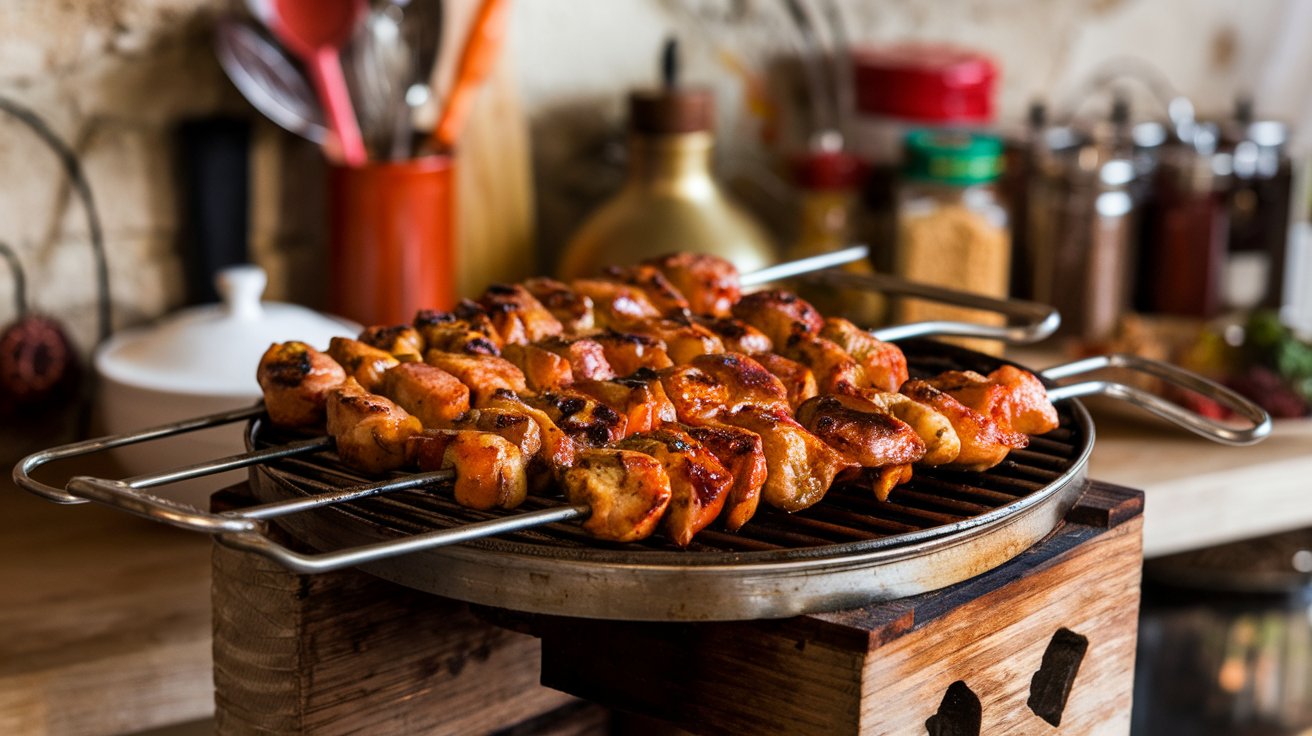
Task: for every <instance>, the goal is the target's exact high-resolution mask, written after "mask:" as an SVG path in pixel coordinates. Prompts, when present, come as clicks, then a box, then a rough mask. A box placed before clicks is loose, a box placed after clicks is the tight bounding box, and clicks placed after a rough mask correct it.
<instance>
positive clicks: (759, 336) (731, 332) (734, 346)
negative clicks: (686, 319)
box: [697, 317, 774, 355]
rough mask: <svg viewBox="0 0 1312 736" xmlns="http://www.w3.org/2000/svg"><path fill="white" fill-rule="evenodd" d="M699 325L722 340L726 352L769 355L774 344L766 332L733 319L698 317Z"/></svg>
mask: <svg viewBox="0 0 1312 736" xmlns="http://www.w3.org/2000/svg"><path fill="white" fill-rule="evenodd" d="M697 323H698V324H700V325H701V326H703V327H705V328H706V329H708V330H710V331H711V332H713V333H715V336H716V337H718V338H720V342H721V344H723V345H724V349H725V351H726V352H730V353H743V354H745V355H755V354H757V353H768V352H770V351H771V350H773V349H774V343H773V342H771V341H770V338H768V337H766V335H765V333H764V332H761V331H760V330H758V329H756V328H755V327H752V326H751V325H749V324H747V323H746V322H744V321H742V320H740V319H735V318H733V317H698V318H697Z"/></svg>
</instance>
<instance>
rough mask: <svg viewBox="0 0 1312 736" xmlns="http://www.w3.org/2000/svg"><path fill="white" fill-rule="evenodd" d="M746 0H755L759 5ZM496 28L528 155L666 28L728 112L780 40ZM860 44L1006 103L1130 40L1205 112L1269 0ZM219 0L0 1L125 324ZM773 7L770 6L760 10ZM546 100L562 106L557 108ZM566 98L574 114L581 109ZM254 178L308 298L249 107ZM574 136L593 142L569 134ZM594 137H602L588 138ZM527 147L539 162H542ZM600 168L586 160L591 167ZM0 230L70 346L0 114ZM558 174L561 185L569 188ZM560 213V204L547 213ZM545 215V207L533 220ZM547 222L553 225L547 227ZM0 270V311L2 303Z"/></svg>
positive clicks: (574, 12) (1031, 0) (620, 14)
mask: <svg viewBox="0 0 1312 736" xmlns="http://www.w3.org/2000/svg"><path fill="white" fill-rule="evenodd" d="M760 4H761V3H758V5H760ZM516 5H517V7H516V11H515V16H514V22H513V26H512V33H511V39H512V43H513V44H514V45H515V63H516V71H517V76H518V79H519V83H520V90H521V94H522V97H523V100H524V103H525V107H526V109H527V110H528V111H529V113H530V115H531V116H532V117H533V118H534V120H535V123H536V125H535V130H534V132H535V140H534V145H535V147H537V148H539V149H541V151H543V152H545V153H544V154H540V155H538V156H537V161H538V162H539V163H542V162H543V161H546V162H547V163H548V164H552V163H557V162H561V163H569V162H571V161H574V160H577V158H578V156H580V155H585V154H586V155H591V156H594V157H596V156H597V154H598V153H599V149H596V148H595V147H594V148H588V147H587V146H593V145H595V139H586V138H583V139H580V140H584V141H585V143H580V144H578V145H573V144H568V143H562V142H561V141H562V140H567V137H562V136H560V135H559V133H560V132H561V131H562V130H563V129H564V128H563V127H562V126H570V127H573V126H577V127H579V128H581V129H584V130H589V129H590V130H593V131H598V130H612V131H613V130H614V129H615V124H616V122H617V120H618V118H619V113H620V106H619V104H618V100H619V99H620V97H619V95H620V93H621V92H622V90H623V89H625V88H627V87H629V86H632V85H634V84H639V83H650V82H652V81H654V78H655V68H654V67H655V62H654V58H655V53H656V50H657V48H658V46H659V43H660V41H661V39H662V38H663V37H664V36H665V35H666V34H667V33H668V32H670V31H671V30H674V31H677V32H679V33H680V34H681V35H682V36H683V37H684V38H685V39H686V41H687V44H688V46H689V67H690V69H689V72H690V75H692V76H700V77H702V78H709V79H711V80H712V81H715V82H716V83H717V85H718V86H719V87H721V88H722V89H723V90H724V96H723V98H722V108H723V109H725V110H726V111H727V114H726V117H727V118H728V123H727V124H728V125H735V124H736V123H735V122H734V121H735V120H736V117H737V116H736V111H737V110H739V109H741V107H742V91H741V86H742V85H741V82H740V79H739V78H737V77H735V76H734V74H733V73H732V72H731V71H730V70H729V65H728V64H727V63H726V61H725V58H726V57H725V55H724V54H723V53H722V52H723V51H724V50H725V49H730V50H736V53H737V54H738V56H740V57H741V58H742V59H744V60H747V61H752V60H754V59H761V58H764V56H765V49H769V48H779V47H784V46H786V45H788V44H790V43H792V41H791V40H790V37H789V35H788V33H789V32H788V30H787V28H786V27H785V26H783V25H782V24H780V22H779V20H778V19H779V16H778V13H777V12H773V8H772V7H771V8H767V10H770V11H771V12H765V11H762V13H761V15H760V18H761V20H760V21H759V22H754V23H753V24H752V25H751V26H746V25H744V26H741V27H737V28H735V27H733V26H731V25H729V24H725V23H716V22H714V21H713V20H712V21H706V20H704V19H699V17H698V16H695V15H691V14H689V13H688V12H687V11H686V10H684V8H686V7H690V6H695V7H701V8H716V7H718V6H727V5H729V3H719V2H709V3H708V2H692V1H691V0H571V2H568V3H564V2H559V1H558V0H516ZM840 5H841V7H842V10H843V13H844V16H845V17H846V18H847V19H848V21H849V24H850V27H851V30H852V34H853V36H854V37H856V38H857V39H859V40H869V41H877V40H888V39H894V38H902V37H919V38H935V39H948V40H955V41H960V42H965V43H970V44H973V45H976V46H979V47H982V48H985V49H988V50H990V51H992V52H994V53H996V54H997V55H998V56H999V58H1000V60H1001V62H1002V65H1003V67H1004V86H1003V92H1002V97H1001V102H1002V107H1003V111H1004V114H1006V115H1007V116H1009V117H1013V118H1014V117H1016V116H1018V115H1019V114H1020V111H1021V110H1023V108H1024V106H1025V104H1026V102H1027V101H1028V100H1029V99H1030V98H1032V97H1033V96H1035V95H1037V94H1051V93H1053V92H1055V91H1057V90H1060V89H1063V88H1065V87H1067V86H1069V85H1070V84H1071V83H1072V81H1073V80H1076V79H1079V78H1080V76H1081V75H1083V74H1084V73H1087V71H1088V70H1089V69H1090V68H1092V67H1093V66H1094V65H1095V64H1096V63H1097V62H1099V61H1100V60H1101V59H1103V58H1105V57H1107V56H1110V55H1114V54H1123V53H1135V54H1138V55H1141V56H1144V57H1146V58H1147V59H1148V60H1150V61H1151V62H1152V63H1154V64H1155V65H1157V66H1159V67H1160V68H1161V69H1162V71H1163V72H1165V73H1166V75H1167V76H1168V77H1169V78H1171V79H1172V80H1173V81H1174V82H1175V83H1176V84H1177V85H1178V86H1179V87H1180V88H1181V89H1182V90H1184V91H1185V92H1187V93H1188V94H1190V95H1192V96H1194V97H1196V98H1197V99H1198V100H1199V101H1200V106H1201V107H1202V108H1203V109H1205V110H1219V109H1223V108H1224V107H1225V106H1227V105H1228V104H1229V102H1230V99H1231V98H1232V96H1233V93H1234V91H1235V90H1236V89H1237V88H1239V87H1240V86H1242V85H1243V84H1245V83H1246V82H1247V81H1248V80H1251V78H1252V77H1253V75H1255V74H1258V73H1259V71H1260V66H1261V63H1262V59H1263V56H1262V52H1263V48H1264V43H1265V39H1267V38H1268V37H1269V36H1270V34H1271V33H1272V29H1273V27H1274V24H1275V23H1278V22H1279V18H1280V13H1281V10H1282V8H1283V7H1284V4H1283V3H1281V2H1278V1H1277V0H1254V1H1253V2H1245V3H1235V2H1229V1H1227V0H1083V1H1078V2H1075V1H1072V2H1067V1H1063V2H1049V1H1047V0H953V1H952V2H939V1H936V0H881V1H880V2H868V1H862V0H843V1H842V2H841V3H840ZM224 7H226V6H225V4H224V3H222V2H216V1H215V2H207V1H205V0H81V1H78V2H74V1H73V0H65V1H63V2H54V1H52V0H6V1H5V2H3V3H0V39H3V42H0V95H3V96H5V97H8V98H11V99H14V100H17V101H19V102H21V103H22V104H24V105H27V106H29V107H31V108H33V109H36V110H37V111H39V112H40V114H41V115H42V116H43V117H44V118H45V119H46V120H48V121H49V123H50V124H51V126H52V127H53V128H54V130H55V131H56V132H57V133H58V134H59V135H60V136H61V137H63V138H64V139H65V140H67V141H69V142H70V144H72V145H73V147H74V148H75V149H76V151H77V153H78V155H79V157H80V159H81V160H82V162H83V164H84V166H85V168H86V171H87V172H88V175H89V177H90V180H91V185H92V187H93V188H94V191H95V194H96V197H97V199H98V202H99V205H100V209H101V214H102V217H103V219H104V226H105V234H106V242H107V246H108V250H109V261H110V265H111V270H112V283H113V294H112V296H113V302H114V306H115V313H116V320H115V321H116V326H117V327H122V326H125V325H130V324H135V323H139V322H141V321H143V320H145V319H147V318H150V317H153V316H156V315H158V314H160V313H162V312H164V311H166V310H168V309H170V308H173V307H175V306H176V305H178V304H179V302H180V300H181V298H182V289H181V285H180V272H181V271H180V260H179V255H178V254H179V247H180V244H179V243H178V214H177V213H178V197H177V191H176V185H175V182H174V157H173V153H172V145H173V139H172V131H173V128H174V126H175V125H176V123H177V122H178V121H179V120H181V119H185V118H189V117H195V116H204V115H211V114H216V113H229V114H237V115H243V116H249V117H251V118H252V119H253V120H258V118H257V116H255V115H254V114H253V113H251V112H249V110H248V109H247V108H246V106H245V104H244V102H243V101H242V100H241V99H240V97H239V96H238V95H237V94H236V92H235V90H233V89H232V87H231V85H230V84H229V83H228V82H227V80H226V79H225V78H224V77H223V75H222V73H221V71H220V70H219V69H218V66H217V64H216V62H215V61H214V55H213V51H212V47H211V41H210V35H209V34H210V27H211V24H212V20H213V18H214V16H215V14H216V13H217V12H219V11H220V10H221V9H223V8H224ZM771 18H773V20H771ZM562 110H563V111H564V112H562ZM579 111H582V113H580V112H579ZM255 130H256V135H255V149H256V154H257V155H256V158H255V164H254V192H255V193H256V195H257V196H258V197H260V199H261V205H260V207H258V208H257V210H256V213H255V216H254V218H253V221H252V238H251V247H252V250H253V252H254V254H255V257H256V258H257V259H258V260H259V261H260V262H262V263H264V264H265V265H266V266H268V267H269V268H270V270H271V272H272V274H271V275H272V277H273V278H272V280H271V290H270V293H271V295H272V296H274V297H285V298H295V299H298V300H302V301H306V302H309V303H311V304H316V303H320V300H321V299H322V278H321V274H322V270H321V265H320V263H321V260H322V257H321V255H320V254H321V252H322V251H321V250H320V248H321V245H320V243H321V242H322V240H321V239H322V227H321V222H322V209H321V199H320V195H319V192H320V191H321V187H322V184H321V176H322V168H321V165H320V164H319V163H318V161H317V157H316V156H315V154H314V152H313V150H309V149H307V148H306V147H304V146H302V145H300V144H299V143H297V142H296V141H294V140H293V139H291V138H290V137H289V136H286V135H284V134H282V133H280V132H278V131H276V130H274V129H273V128H272V126H271V125H268V124H266V123H262V122H257V125H256V129H255ZM586 141H591V142H586ZM602 152H604V151H602ZM544 156H545V158H544ZM603 169H604V167H603ZM0 172H3V173H4V176H3V178H2V179H0V239H3V240H5V241H6V242H9V243H11V244H12V245H14V246H15V247H16V248H17V249H18V251H19V252H20V254H21V257H22V259H23V262H24V264H25V265H26V267H27V270H28V274H29V278H30V282H31V284H32V287H33V288H32V289H31V301H32V302H33V303H34V306H36V307H37V308H39V309H41V310H43V311H47V312H51V313H54V314H56V315H57V316H59V317H60V318H62V319H63V320H65V321H66V323H67V324H68V325H69V327H70V328H71V332H72V333H73V335H74V337H75V339H76V341H77V342H78V343H79V345H80V346H82V347H83V348H84V349H85V348H88V347H89V346H90V345H91V343H92V341H93V339H94V334H95V325H94V320H93V310H92V305H93V304H94V288H95V284H94V280H93V276H92V269H91V263H92V261H91V256H90V250H89V247H88V243H87V229H86V224H85V219H84V217H83V213H82V211H81V207H80V206H79V205H78V204H77V203H76V201H75V200H73V199H72V198H71V196H70V188H69V185H68V182H67V180H66V179H65V177H64V176H63V175H62V172H61V170H60V168H59V166H58V163H57V161H56V160H55V159H54V157H53V156H52V155H51V154H49V153H48V152H47V151H46V150H44V149H43V148H42V147H40V146H39V145H38V143H37V141H36V139H35V138H34V137H33V136H32V135H31V134H30V133H29V132H28V131H27V130H25V129H24V128H22V127H20V126H18V125H17V124H15V123H14V122H13V121H11V120H7V119H4V118H0ZM571 176H572V175H571V173H570V172H569V170H568V169H565V168H561V169H555V167H552V168H551V170H548V171H545V172H541V171H540V172H539V176H538V184H539V187H547V188H549V189H552V190H559V191H566V192H573V191H580V190H581V191H583V192H584V193H586V194H591V195H599V194H600V192H599V191H598V190H600V189H604V188H605V187H606V186H609V185H610V184H611V183H612V182H611V180H608V179H606V178H605V177H601V178H595V177H594V178H588V180H587V181H586V182H582V183H581V182H580V177H577V176H574V177H573V178H572V179H571ZM571 187H573V188H571ZM558 222H559V223H560V228H561V229H564V228H565V227H566V226H568V225H569V224H570V223H569V219H568V218H565V219H564V220H560V221H558ZM551 223H552V221H551V220H550V219H549V218H548V219H547V221H546V223H545V224H547V225H550V224H551ZM549 236H550V237H552V238H553V239H558V238H561V237H563V236H564V233H563V232H552V233H549ZM11 302H12V292H11V288H10V281H9V279H8V278H7V277H5V276H0V322H3V321H7V320H8V319H9V318H11V317H12V316H13V307H12V306H11Z"/></svg>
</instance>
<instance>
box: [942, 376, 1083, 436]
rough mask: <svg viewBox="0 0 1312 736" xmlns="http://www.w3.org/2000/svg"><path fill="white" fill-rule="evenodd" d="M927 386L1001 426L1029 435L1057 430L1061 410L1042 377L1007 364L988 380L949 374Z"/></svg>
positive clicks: (988, 377)
mask: <svg viewBox="0 0 1312 736" xmlns="http://www.w3.org/2000/svg"><path fill="white" fill-rule="evenodd" d="M926 383H928V384H929V385H931V386H933V387H934V388H937V389H939V390H940V391H943V392H945V393H947V394H949V395H951V396H952V398H954V399H956V400H957V401H960V402H961V403H963V404H965V405H966V406H968V407H970V408H971V409H974V410H975V411H977V412H979V413H980V414H983V415H984V416H986V417H989V418H990V419H992V420H993V421H994V422H996V423H997V425H998V426H999V427H1001V428H1002V429H1004V430H1008V431H1015V432H1023V433H1025V434H1044V433H1045V432H1051V431H1052V430H1054V429H1056V428H1057V423H1058V419H1057V409H1056V407H1054V406H1053V405H1052V402H1051V401H1048V390H1047V388H1045V387H1044V385H1043V382H1042V381H1040V380H1039V378H1038V376H1036V375H1034V374H1033V373H1030V372H1029V371H1025V370H1021V369H1020V368H1017V367H1015V366H1011V365H1004V366H1002V367H1000V368H998V369H997V370H995V371H993V372H992V373H990V374H989V375H988V376H987V377H986V376H981V375H980V374H978V373H976V372H974V371H948V372H947V373H942V374H940V375H938V376H935V377H934V378H931V379H927V380H926Z"/></svg>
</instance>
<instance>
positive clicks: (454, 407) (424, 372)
mask: <svg viewBox="0 0 1312 736" xmlns="http://www.w3.org/2000/svg"><path fill="white" fill-rule="evenodd" d="M378 392H379V393H381V394H382V395H383V396H386V397H387V398H389V399H391V400H392V401H395V402H396V403H397V404H398V405H399V406H400V407H401V408H402V409H405V410H406V411H407V412H409V413H410V414H412V415H414V417H415V418H416V419H418V420H419V421H420V422H421V423H422V424H423V425H424V426H425V427H428V428H435V427H445V426H448V425H449V424H450V423H451V422H453V421H455V420H456V419H457V418H459V417H460V416H461V415H463V414H464V413H465V412H467V411H469V388H468V387H467V386H465V384H463V383H461V382H460V380H459V379H458V378H456V377H455V376H453V375H451V374H450V373H447V372H446V371H444V370H442V369H441V368H437V367H435V366H431V365H428V364H427V363H402V364H401V365H398V366H396V367H395V368H391V369H389V370H388V371H387V372H386V373H384V374H383V380H382V383H381V384H380V386H379V390H378Z"/></svg>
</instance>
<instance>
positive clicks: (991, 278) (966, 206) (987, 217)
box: [893, 130, 1011, 354]
mask: <svg viewBox="0 0 1312 736" xmlns="http://www.w3.org/2000/svg"><path fill="white" fill-rule="evenodd" d="M903 160H904V164H903V170H902V181H903V183H902V185H901V186H900V187H899V191H898V204H897V223H898V234H897V243H896V247H895V251H894V259H893V260H894V264H893V268H894V271H895V272H896V273H897V274H898V275H900V276H902V277H903V278H906V279H908V280H911V281H918V282H922V283H928V284H935V285H938V286H945V287H949V288H953V289H958V290H961V291H968V292H973V293H976V294H983V295H985V296H993V297H1005V296H1007V288H1008V285H1009V280H1010V269H1011V236H1010V234H1009V231H1008V229H1007V209H1006V206H1005V205H1004V204H1003V200H1002V198H1001V197H1000V195H999V194H998V192H997V191H996V189H995V185H996V183H997V181H998V176H999V174H1000V173H1001V169H1002V140H1001V139H1000V138H998V137H997V136H992V135H987V134H983V133H966V132H942V131H929V130H918V131H912V132H911V133H909V134H907V137H906V146H905V157H904V159H903ZM894 316H895V317H896V318H897V319H898V320H899V321H900V322H922V321H930V320H955V321H963V322H975V323H980V324H1002V320H1003V318H1002V316H1001V315H997V314H994V313H991V312H984V311H980V310H974V309H967V308H964V307H954V306H948V305H943V304H937V303H933V302H926V301H922V300H917V299H903V300H901V301H900V303H899V304H898V305H896V307H895V310H894ZM958 342H959V344H963V345H965V346H966V347H970V348H973V349H976V350H981V351H984V352H990V353H993V354H997V353H1000V352H1001V349H1002V346H1001V345H1000V344H999V343H997V342H993V341H987V340H961V341H958Z"/></svg>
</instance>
